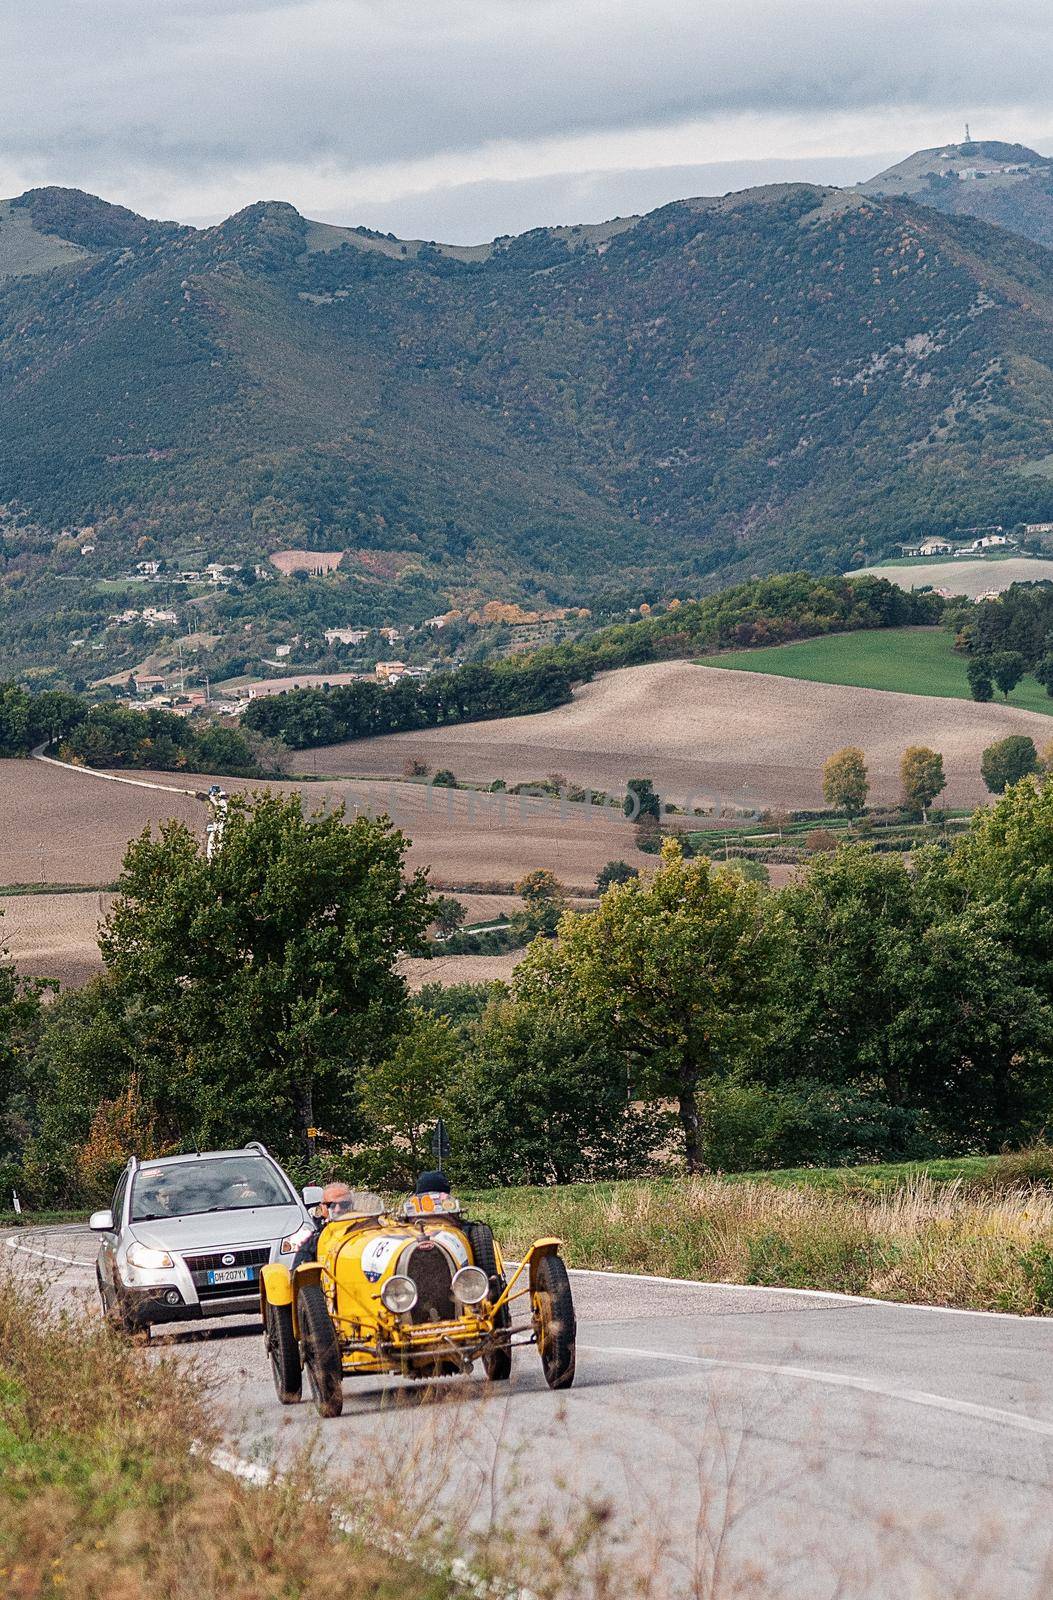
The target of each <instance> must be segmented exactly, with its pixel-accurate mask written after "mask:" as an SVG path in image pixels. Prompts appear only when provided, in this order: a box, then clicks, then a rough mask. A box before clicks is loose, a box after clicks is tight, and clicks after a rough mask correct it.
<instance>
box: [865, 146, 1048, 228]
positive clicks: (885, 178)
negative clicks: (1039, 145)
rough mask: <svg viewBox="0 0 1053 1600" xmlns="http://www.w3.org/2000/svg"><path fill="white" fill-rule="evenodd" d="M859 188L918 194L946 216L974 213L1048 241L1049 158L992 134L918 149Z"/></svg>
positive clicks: (881, 192) (878, 192)
mask: <svg viewBox="0 0 1053 1600" xmlns="http://www.w3.org/2000/svg"><path fill="white" fill-rule="evenodd" d="M859 189H860V191H861V192H862V193H863V194H868V195H875V196H884V197H886V198H895V197H899V198H901V199H902V198H909V199H912V200H920V201H922V202H923V203H924V204H925V205H927V206H935V207H936V209H937V210H938V211H945V212H947V214H948V215H949V216H969V217H979V218H980V220H981V221H982V222H993V223H995V224H996V226H998V227H1000V228H1009V229H1011V230H1012V232H1014V233H1020V234H1023V236H1024V238H1025V239H1034V240H1036V241H1037V242H1038V243H1039V244H1044V245H1053V159H1051V158H1050V157H1049V156H1040V155H1039V154H1038V152H1037V151H1035V150H1029V149H1028V147H1027V146H1026V145H1023V144H1005V143H1003V142H1002V141H1001V140H997V139H984V140H974V141H972V142H971V143H969V144H945V145H940V146H938V147H937V148H936V149H934V150H918V151H916V152H915V153H914V155H912V156H908V157H907V159H906V161H901V162H899V163H898V165H896V166H894V167H889V168H888V170H887V171H886V172H879V173H878V175H877V177H876V178H871V179H870V180H869V181H868V182H867V183H861V184H860V185H859Z"/></svg>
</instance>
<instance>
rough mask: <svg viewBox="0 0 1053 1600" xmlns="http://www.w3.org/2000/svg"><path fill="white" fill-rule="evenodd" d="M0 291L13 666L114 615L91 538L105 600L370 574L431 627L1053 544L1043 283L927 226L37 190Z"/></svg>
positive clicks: (4, 559)
mask: <svg viewBox="0 0 1053 1600" xmlns="http://www.w3.org/2000/svg"><path fill="white" fill-rule="evenodd" d="M0 269H2V271H3V272H4V274H5V276H4V277H3V279H2V281H0V506H4V505H6V507H7V510H6V512H5V513H4V514H3V515H4V520H3V521H2V522H0V576H2V578H3V581H4V585H5V589H4V593H5V594H6V602H7V603H6V604H5V605H3V606H2V608H0V620H2V621H3V623H4V625H5V628H6V631H7V636H8V649H9V650H10V651H11V652H13V653H17V646H18V641H19V640H21V641H22V654H23V658H24V656H25V653H26V651H27V650H29V649H30V647H32V649H33V650H34V651H35V652H36V653H37V655H38V656H47V657H49V658H50V659H53V660H54V659H61V658H62V656H63V654H64V652H65V650H66V649H67V647H68V640H69V637H70V635H71V634H74V633H78V632H83V629H84V625H85V618H86V617H88V616H90V615H93V614H94V613H95V612H97V611H98V609H99V606H100V605H101V604H103V603H104V602H103V601H100V600H99V599H98V598H95V599H92V598H90V594H91V593H94V591H93V590H92V589H91V586H90V585H86V584H85V571H86V569H85V563H84V559H83V558H82V557H81V555H80V552H79V548H78V543H77V542H76V541H73V540H70V539H65V540H63V539H62V538H60V537H59V535H61V533H62V532H63V530H66V529H79V528H83V527H89V528H90V529H91V534H92V540H93V542H94V545H95V549H94V551H93V554H92V556H91V572H92V576H93V580H97V579H98V578H99V577H106V576H113V575H116V574H117V573H118V572H120V571H123V570H127V565H128V562H129V559H130V558H131V557H132V556H133V555H136V554H142V553H143V551H144V550H145V552H146V553H147V554H150V555H152V556H160V557H161V558H170V559H174V560H176V561H179V560H185V559H188V558H189V554H193V555H194V558H195V560H199V559H202V558H203V559H219V560H224V559H225V560H233V561H248V560H253V559H255V560H260V559H263V558H264V557H266V556H267V555H268V554H270V553H271V552H272V551H275V550H283V549H288V548H307V549H318V550H334V551H335V550H346V551H348V552H349V554H348V555H347V556H346V557H345V559H344V561H343V563H342V565H341V568H340V571H339V573H338V574H336V575H335V576H334V577H333V578H332V579H326V580H324V581H322V580H319V581H318V593H319V594H322V593H325V594H327V595H329V601H328V602H327V605H328V611H327V614H328V615H330V616H332V614H333V613H334V612H340V611H341V608H342V609H343V612H344V614H350V613H351V612H353V610H354V607H355V605H356V604H357V601H358V599H359V598H360V597H361V596H362V595H363V594H370V593H371V594H372V595H374V596H375V595H376V594H377V593H381V594H382V595H383V597H384V605H385V606H386V607H388V608H389V609H390V610H391V612H392V613H393V614H395V615H398V614H400V612H401V613H403V614H405V613H407V612H409V611H410V610H414V609H415V610H416V614H417V615H418V616H420V615H426V614H427V613H426V610H425V609H423V608H425V607H427V606H433V605H434V603H436V602H437V601H439V600H441V599H443V598H444V597H446V596H450V595H454V596H462V597H463V596H473V595H474V596H477V595H480V594H482V595H490V594H500V595H503V596H506V597H508V596H513V595H514V596H528V597H530V596H533V597H537V596H543V597H547V598H548V599H553V600H574V601H579V602H580V601H582V600H584V601H586V602H587V601H588V600H589V599H590V598H591V597H592V595H593V594H594V593H595V592H596V591H597V590H599V589H602V587H603V586H604V585H608V584H610V583H611V582H612V581H613V582H616V583H617V585H618V587H619V589H620V590H621V591H622V592H625V591H628V592H630V593H631V592H632V591H633V589H634V588H639V587H640V586H645V585H646V584H648V583H651V584H655V583H657V584H661V585H663V586H665V587H666V588H667V590H668V588H671V587H672V588H674V589H675V588H676V587H680V588H681V589H682V590H687V591H688V592H690V591H691V590H694V591H695V592H697V591H698V590H699V589H700V588H703V587H707V586H709V587H712V586H713V585H714V584H715V583H716V582H718V581H726V580H727V579H728V578H729V577H731V576H742V575H745V574H748V573H749V572H750V571H770V570H774V569H777V568H780V567H782V568H785V567H787V566H790V565H794V566H806V567H810V568H812V569H813V570H814V569H821V568H827V569H828V568H830V567H831V566H835V565H836V566H838V567H841V566H844V565H847V564H849V563H850V562H851V561H853V560H856V559H859V557H860V554H861V552H862V551H863V550H864V549H867V550H869V551H873V550H874V549H875V548H879V547H882V546H887V545H888V544H890V543H892V542H894V541H895V540H896V539H899V538H906V537H909V536H910V535H911V534H912V533H915V532H921V531H925V532H930V531H939V530H942V529H950V528H953V527H955V526H959V525H972V524H977V523H983V522H991V521H997V522H1003V523H1011V522H1013V521H1015V520H1017V519H1021V518H1027V519H1029V520H1031V519H1034V520H1043V519H1050V518H1053V482H1051V481H1050V480H1049V478H1048V477H1046V476H1043V475H1042V474H1041V473H1037V474H1032V475H1027V474H1026V473H1025V472H1022V471H1021V470H1020V469H1026V468H1027V467H1028V466H1034V465H1035V464H1036V463H1041V462H1043V460H1044V459H1045V458H1046V457H1047V456H1048V454H1049V447H1050V446H1049V423H1048V418H1049V417H1050V415H1053V371H1051V368H1053V294H1051V288H1053V257H1051V256H1049V255H1048V254H1047V253H1046V251H1045V250H1043V249H1042V248H1040V247H1039V246H1037V245H1033V244H1029V243H1027V242H1026V241H1022V240H1019V239H1017V238H1015V237H1011V236H1009V235H1007V234H1005V233H1004V232H1001V231H999V230H996V229H992V228H989V227H985V226H983V225H982V224H980V223H978V222H976V221H975V220H973V219H971V218H957V219H949V218H944V217H942V216H940V215H939V214H938V213H936V212H934V211H933V210H932V209H931V207H929V206H927V205H926V206H918V205H916V204H914V203H913V202H912V201H910V200H909V199H908V200H899V199H897V200H880V199H872V198H870V197H868V196H866V195H863V194H858V193H848V192H844V191H832V190H824V189H820V188H815V187H810V186H806V185H783V186H775V187H772V188H767V189H759V190H752V191H746V192H744V193H742V194H739V195H733V196H729V197H726V198H725V199H723V200H690V201H683V202H679V203H677V204H674V205H670V206H666V207H664V208H662V209H661V210H659V211H656V212H654V213H652V214H651V215H649V216H646V217H642V218H633V219H623V220H622V221H619V222H616V223H611V224H608V225H606V226H605V227H603V228H581V229H542V230H538V231H536V232H534V233H530V234H527V235H524V236H523V237H521V238H513V239H500V240H496V241H494V242H493V243H492V244H490V245H488V246H483V247H480V248H478V249H476V250H465V249H454V248H447V247H442V246H433V245H429V244H421V243H419V242H404V241H399V240H396V239H394V238H391V237H389V236H380V235H374V234H370V233H368V232H366V231H365V230H361V229H358V230H356V229H341V228H333V227H328V226H323V225H320V224H316V223H312V222H309V221H308V220H307V219H305V218H303V217H301V216H300V215H299V214H298V213H297V212H296V211H295V210H294V209H293V208H292V207H291V206H288V205H284V204H280V203H265V204H260V205H256V206H252V207H250V208H248V210H246V211H244V212H241V213H239V214H238V215H237V216H235V217H232V218H230V219H229V220H228V221H227V222H225V223H223V224H221V225H219V226H218V227H215V228H210V229H206V230H201V231H195V230H193V229H188V228H181V227H178V226H176V225H175V224H171V223H152V222H148V221H146V220H145V219H143V218H139V217H135V216H133V215H132V213H130V212H127V211H124V210H122V208H120V207H111V206H107V205H105V203H103V202H101V201H97V200H93V199H91V198H90V197H88V196H84V195H80V194H78V193H76V192H75V191H62V190H36V191H31V192H30V193H29V194H28V195H25V196H22V197H21V198H20V199H19V200H17V201H14V202H9V203H7V204H6V205H5V206H4V207H2V208H0ZM144 541H146V543H145V544H144ZM341 586H342V587H341ZM334 595H335V596H337V599H335V600H334V598H333V596H334ZM341 595H342V596H343V601H342V602H340V601H339V596H341ZM16 598H17V601H18V604H17V607H16V606H15V605H14V604H13V603H12V602H13V601H14V600H15V599H16ZM92 607H94V612H93V611H92ZM241 614H242V615H247V616H250V617H251V616H252V615H253V614H254V613H253V608H252V606H247V607H243V608H242V611H241ZM328 625H331V623H330V624H328Z"/></svg>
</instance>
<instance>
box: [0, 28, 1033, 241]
mask: <svg viewBox="0 0 1053 1600" xmlns="http://www.w3.org/2000/svg"><path fill="white" fill-rule="evenodd" d="M0 30H2V31H0V39H2V41H3V54H2V61H3V95H2V98H0V194H5V195H14V194H17V193H20V192H21V191H22V190H24V189H26V188H29V187H31V186H34V185H37V184H45V183H59V184H73V185H76V186H77V187H79V188H85V189H89V190H91V191H92V192H94V193H96V194H102V195H104V196H105V197H106V198H108V199H112V200H117V201H120V202H121V203H123V204H125V205H130V206H133V207H134V208H135V209H136V210H139V211H144V212H146V213H148V214H150V215H153V216H162V217H174V218H178V219H179V220H182V221H207V220H214V219H216V218H219V217H222V216H225V215H228V214H229V213H231V212H232V211H236V210H237V209H238V208H239V207H241V206H243V205H247V204H249V203H250V202H251V201H253V200H258V199H285V200H290V201H292V203H293V204H294V205H296V206H298V207H299V209H300V210H301V211H304V212H306V213H307V214H308V215H310V216H315V217H321V218H324V219H326V220H331V221H341V222H351V223H356V222H357V223H365V224H367V225H369V226H373V227H379V228H383V229H391V230H392V231H393V232H396V233H402V234H404V235H418V234H422V235H425V236H427V237H438V238H446V239H450V240H453V241H456V242H470V241H473V240H478V239H484V238H490V237H492V236H493V235H494V234H496V233H507V232H515V231H519V230H521V229H523V228H527V227H532V226H537V225H539V224H541V223H560V222H573V221H591V220H598V219H600V218H603V217H606V216H611V215H615V214H617V213H619V212H622V213H624V212H630V211H635V210H641V209H645V208H646V207H648V206H654V205H658V204H661V203H663V202H664V201H666V200H670V199H674V198H676V197H678V196H682V195H686V194H691V193H723V192H724V191H726V190H728V189H732V188H741V187H744V186H746V185H748V184H750V183H755V182H767V181H771V180H773V179H777V178H783V177H787V178H802V177H809V176H810V177H814V178H815V179H817V180H819V181H823V182H852V181H855V180H856V179H859V178H864V177H868V176H870V175H871V174H872V173H873V172H874V171H876V170H878V169H879V168H880V167H881V166H883V165H887V164H888V163H889V162H890V161H892V160H895V159H898V158H899V157H900V156H903V155H905V154H907V153H908V152H910V151H911V150H914V149H917V148H920V147H925V146H929V145H935V144H940V143H944V142H946V141H948V140H959V139H961V138H962V137H963V136H964V122H965V120H966V118H968V120H969V122H970V124H971V127H972V133H973V137H974V138H1002V139H1011V140H1020V141H1022V142H1024V143H1028V144H1031V145H1033V146H1035V147H1036V148H1038V149H1040V150H1042V151H1043V152H1046V151H1051V150H1053V109H1051V108H1050V91H1049V84H1050V81H1051V78H1053V4H1051V3H1050V0H0Z"/></svg>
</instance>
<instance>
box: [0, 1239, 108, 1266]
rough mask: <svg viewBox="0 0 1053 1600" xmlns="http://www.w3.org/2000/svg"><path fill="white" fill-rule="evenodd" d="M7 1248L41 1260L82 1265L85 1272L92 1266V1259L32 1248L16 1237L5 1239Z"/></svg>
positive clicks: (65, 1264) (66, 1264)
mask: <svg viewBox="0 0 1053 1600" xmlns="http://www.w3.org/2000/svg"><path fill="white" fill-rule="evenodd" d="M6 1244H7V1248H8V1249H9V1250H19V1251H21V1253H22V1254H23V1255H24V1256H39V1257H40V1259H41V1261H61V1262H62V1263H63V1265H64V1266H67V1267H83V1268H84V1270H85V1272H90V1271H91V1269H92V1267H93V1266H94V1264H95V1263H94V1262H93V1261H84V1260H83V1259H81V1260H78V1259H77V1257H76V1256H59V1255H56V1254H55V1252H54V1251H53V1250H34V1249H33V1246H32V1245H29V1244H22V1243H21V1242H20V1241H19V1240H18V1239H8V1240H7V1241H6Z"/></svg>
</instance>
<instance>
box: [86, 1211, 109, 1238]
mask: <svg viewBox="0 0 1053 1600" xmlns="http://www.w3.org/2000/svg"><path fill="white" fill-rule="evenodd" d="M88 1227H89V1228H90V1229H91V1231H92V1233H112V1232H113V1212H112V1211H93V1212H92V1214H91V1216H90V1217H89V1218H88Z"/></svg>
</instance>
